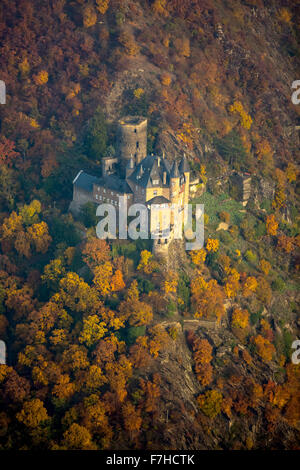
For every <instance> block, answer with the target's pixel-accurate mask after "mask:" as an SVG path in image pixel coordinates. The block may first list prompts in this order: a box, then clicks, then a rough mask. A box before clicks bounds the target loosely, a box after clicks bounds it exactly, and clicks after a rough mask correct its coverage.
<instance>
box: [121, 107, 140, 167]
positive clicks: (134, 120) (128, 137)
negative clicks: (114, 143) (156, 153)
mask: <svg viewBox="0 0 300 470" xmlns="http://www.w3.org/2000/svg"><path fill="white" fill-rule="evenodd" d="M118 124H119V126H118V144H119V153H120V162H121V165H122V167H123V168H125V167H126V164H127V163H128V161H129V160H130V159H131V158H132V159H133V162H134V165H137V164H138V163H140V161H141V160H143V158H145V157H146V156H147V119H146V118H144V117H142V116H126V117H124V118H122V119H120V120H119V122H118Z"/></svg>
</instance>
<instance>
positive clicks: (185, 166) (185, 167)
mask: <svg viewBox="0 0 300 470" xmlns="http://www.w3.org/2000/svg"><path fill="white" fill-rule="evenodd" d="M179 171H180V173H188V172H189V171H191V170H190V165H189V162H188V161H187V158H186V156H185V155H184V156H183V158H182V160H181V162H180V164H179Z"/></svg>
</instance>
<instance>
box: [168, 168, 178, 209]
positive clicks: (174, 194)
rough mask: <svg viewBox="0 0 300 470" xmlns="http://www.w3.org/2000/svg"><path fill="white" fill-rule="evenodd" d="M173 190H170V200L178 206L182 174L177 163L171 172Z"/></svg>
mask: <svg viewBox="0 0 300 470" xmlns="http://www.w3.org/2000/svg"><path fill="white" fill-rule="evenodd" d="M170 178H171V190H170V199H171V202H172V203H173V204H178V202H179V200H178V199H179V187H180V174H179V170H178V165H177V162H176V161H174V163H173V165H172V168H171V172H170Z"/></svg>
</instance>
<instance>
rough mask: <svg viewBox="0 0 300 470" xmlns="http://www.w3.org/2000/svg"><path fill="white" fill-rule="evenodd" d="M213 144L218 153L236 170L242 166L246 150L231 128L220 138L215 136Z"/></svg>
mask: <svg viewBox="0 0 300 470" xmlns="http://www.w3.org/2000/svg"><path fill="white" fill-rule="evenodd" d="M215 145H216V148H217V150H218V152H219V154H220V155H221V157H222V158H224V160H225V161H226V162H228V163H229V164H230V165H232V166H233V167H234V168H235V169H237V170H240V169H243V168H244V165H245V160H246V158H247V152H246V150H245V147H244V146H243V142H242V140H241V138H240V136H239V135H238V133H237V132H236V131H234V130H232V131H231V132H229V134H227V135H226V136H225V137H223V138H222V139H219V138H216V139H215Z"/></svg>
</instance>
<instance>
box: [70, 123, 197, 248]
mask: <svg viewBox="0 0 300 470" xmlns="http://www.w3.org/2000/svg"><path fill="white" fill-rule="evenodd" d="M117 154H118V156H117V157H110V156H108V157H104V158H103V159H102V162H101V166H102V168H101V176H99V177H97V176H92V175H89V174H87V173H85V172H84V171H83V170H81V171H80V172H79V173H78V174H77V176H76V177H75V179H74V181H73V200H72V202H71V205H70V210H71V211H72V212H73V213H75V214H76V213H79V211H80V209H81V208H82V206H83V205H84V204H86V203H87V202H93V203H95V204H96V205H99V204H101V203H110V204H113V205H114V206H115V207H116V210H117V209H118V204H119V196H124V197H125V198H126V200H127V207H130V206H131V205H132V204H135V203H140V204H145V205H146V206H147V207H148V208H149V209H150V208H151V205H152V204H155V205H160V206H161V207H168V206H171V205H172V204H178V205H180V206H182V207H183V206H184V204H188V201H189V186H190V168H189V164H188V161H187V159H186V157H185V156H184V157H183V158H182V159H181V161H180V162H179V164H178V163H177V161H175V160H174V161H173V162H170V161H168V160H167V158H165V155H164V154H163V155H162V156H157V155H153V154H151V155H147V119H145V118H143V117H136V116H135V117H132V116H127V117H124V118H123V119H121V120H119V122H118V138H117ZM166 243H167V242H166Z"/></svg>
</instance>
